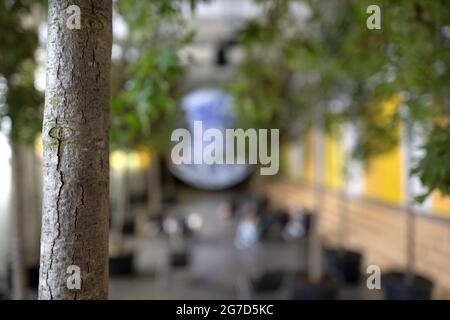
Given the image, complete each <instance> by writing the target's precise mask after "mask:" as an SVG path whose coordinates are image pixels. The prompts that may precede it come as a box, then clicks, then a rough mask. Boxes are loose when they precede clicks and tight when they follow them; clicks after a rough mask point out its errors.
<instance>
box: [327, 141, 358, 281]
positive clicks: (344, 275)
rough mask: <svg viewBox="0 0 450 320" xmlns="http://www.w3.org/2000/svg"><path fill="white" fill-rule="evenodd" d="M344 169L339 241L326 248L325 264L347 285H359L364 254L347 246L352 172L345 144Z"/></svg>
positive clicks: (330, 271) (334, 275)
mask: <svg viewBox="0 0 450 320" xmlns="http://www.w3.org/2000/svg"><path fill="white" fill-rule="evenodd" d="M344 149H345V150H344V156H343V160H342V171H343V179H344V186H343V191H342V196H341V197H342V198H341V201H340V202H341V205H340V208H339V212H340V215H339V226H338V242H337V246H336V247H328V248H325V265H326V270H327V273H328V274H330V275H332V276H333V277H335V278H336V279H338V280H339V281H340V282H341V283H343V284H346V285H357V284H358V283H359V280H360V277H361V263H362V254H361V253H360V252H357V251H355V250H349V249H346V248H345V242H346V235H347V233H348V210H349V207H348V197H349V195H348V192H349V191H348V179H349V174H350V168H349V167H350V154H351V152H352V151H351V150H347V149H348V148H346V146H344Z"/></svg>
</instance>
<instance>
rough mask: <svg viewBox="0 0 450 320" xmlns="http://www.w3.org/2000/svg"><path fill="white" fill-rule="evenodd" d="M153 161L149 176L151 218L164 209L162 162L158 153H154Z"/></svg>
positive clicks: (149, 209)
mask: <svg viewBox="0 0 450 320" xmlns="http://www.w3.org/2000/svg"><path fill="white" fill-rule="evenodd" d="M152 155H153V157H152V158H153V160H152V163H151V165H150V167H149V174H148V191H147V192H148V211H149V214H150V215H151V216H153V215H155V214H158V213H160V212H161V209H162V201H163V199H162V186H161V184H162V180H161V160H160V157H159V154H158V153H157V152H155V151H154V152H153V153H152Z"/></svg>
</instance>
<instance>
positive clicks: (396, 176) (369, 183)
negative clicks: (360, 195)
mask: <svg viewBox="0 0 450 320" xmlns="http://www.w3.org/2000/svg"><path fill="white" fill-rule="evenodd" d="M399 102H400V100H399V98H398V97H394V98H393V99H390V100H388V101H385V102H383V103H381V105H380V113H379V121H385V120H384V119H387V118H389V117H390V115H391V114H392V113H393V112H395V111H396V109H397V107H398V105H399ZM396 134H397V135H400V128H397V132H396ZM403 166H404V163H403V154H402V149H401V146H400V145H399V146H397V147H395V148H394V149H393V150H391V151H390V152H388V153H385V154H382V155H379V156H377V157H374V158H373V159H371V160H370V162H369V164H368V166H367V169H366V172H365V177H364V186H365V188H364V191H365V195H366V196H367V197H369V198H374V199H377V200H381V201H385V202H388V203H392V204H399V205H400V204H403V198H404V195H403V193H404V187H403V184H404V183H403V174H402V169H403Z"/></svg>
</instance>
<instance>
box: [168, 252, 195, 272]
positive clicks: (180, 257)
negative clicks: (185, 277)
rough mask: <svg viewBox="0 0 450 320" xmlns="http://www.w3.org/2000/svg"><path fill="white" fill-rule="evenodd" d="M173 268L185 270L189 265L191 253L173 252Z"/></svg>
mask: <svg viewBox="0 0 450 320" xmlns="http://www.w3.org/2000/svg"><path fill="white" fill-rule="evenodd" d="M169 261H170V266H171V267H172V268H183V267H187V266H188V265H189V262H190V261H189V252H188V251H187V250H179V251H173V252H171V253H170V256H169Z"/></svg>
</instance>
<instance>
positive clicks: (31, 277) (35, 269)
mask: <svg viewBox="0 0 450 320" xmlns="http://www.w3.org/2000/svg"><path fill="white" fill-rule="evenodd" d="M26 273H27V274H26V275H27V281H28V288H30V289H38V288H39V264H35V265H31V266H28V267H27V269H26ZM7 284H8V288H9V289H11V288H12V271H11V264H8V275H7Z"/></svg>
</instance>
